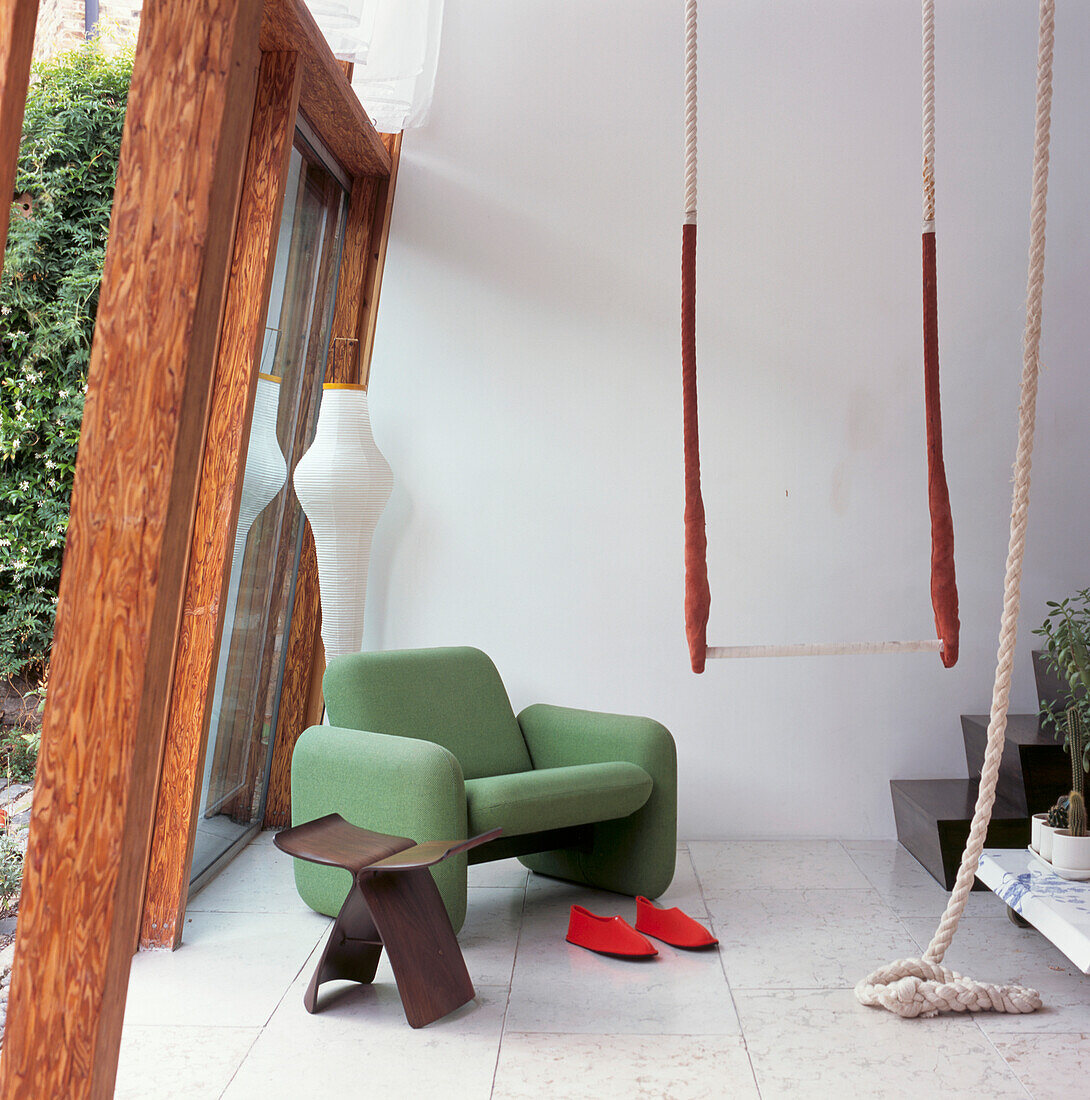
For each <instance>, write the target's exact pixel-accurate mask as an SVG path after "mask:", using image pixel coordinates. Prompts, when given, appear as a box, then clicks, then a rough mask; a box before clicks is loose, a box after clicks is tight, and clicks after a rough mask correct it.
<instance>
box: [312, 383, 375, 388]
mask: <svg viewBox="0 0 1090 1100" xmlns="http://www.w3.org/2000/svg"><path fill="white" fill-rule="evenodd" d="M322 389H323V390H366V389H367V387H366V386H365V385H363V384H362V383H360V382H323V383H322Z"/></svg>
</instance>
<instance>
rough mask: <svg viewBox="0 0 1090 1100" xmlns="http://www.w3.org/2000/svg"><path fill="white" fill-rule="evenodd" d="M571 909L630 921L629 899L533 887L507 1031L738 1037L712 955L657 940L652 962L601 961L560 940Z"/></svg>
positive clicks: (730, 1004)
mask: <svg viewBox="0 0 1090 1100" xmlns="http://www.w3.org/2000/svg"><path fill="white" fill-rule="evenodd" d="M666 900H667V901H669V900H670V899H669V897H667V899H666ZM572 904H579V905H583V906H585V907H586V908H587V909H589V910H590V911H591V912H593V913H598V914H601V915H606V914H612V913H619V914H620V915H622V916H624V917H625V919H626V920H627V921H628V922H629V923H630V924H633V923H634V921H635V903H634V902H633V901H632V899H631V898H624V897H621V896H619V895H617V894H608V893H605V892H603V891H596V890H589V889H586V888H582V887H577V886H573V885H571V884H565V883H556V882H554V883H552V885H551V886H550V887H549V888H546V887H545V886H544V885H539V886H538V887H536V888H535V887H534V886H533V885H532V886H531V889H530V890H529V891H528V892H527V901H526V913H525V916H524V917H523V922H522V933H521V936H520V938H519V947H518V955H517V957H516V959H515V972H514V979H513V982H512V985H511V1001H510V1004H509V1006H508V1010H507V1027H508V1028H509V1029H511V1030H513V1031H548V1032H570V1033H580V1034H597V1035H600V1034H609V1033H614V1034H627V1035H632V1034H663V1035H685V1034H689V1035H735V1034H737V1033H738V1021H737V1016H736V1014H735V1011H734V1005H733V1002H732V1000H731V996H730V989H729V987H728V986H727V983H726V981H725V979H724V977H723V970H722V967H721V966H720V963H719V958H718V954H717V952H716V951H715V950H710V951H681V950H679V949H677V948H673V947H670V946H668V945H666V944H663V943H660V942H658V941H655V947H656V948H657V949H658V951H659V955H658V956H657V957H655V958H651V959H646V960H631V959H616V958H611V957H609V956H604V955H599V954H596V953H595V952H593V951H587V950H586V949H584V948H582V947H576V946H575V945H573V944H570V943H568V942H567V941H566V940H565V936H566V934H567V930H568V917H569V911H570V906H571V905H572ZM690 908H692V907H690ZM694 915H695V916H696V917H697V918H698V919H699V918H700V916H701V914H700V913H699V912H696V913H695V914H694Z"/></svg>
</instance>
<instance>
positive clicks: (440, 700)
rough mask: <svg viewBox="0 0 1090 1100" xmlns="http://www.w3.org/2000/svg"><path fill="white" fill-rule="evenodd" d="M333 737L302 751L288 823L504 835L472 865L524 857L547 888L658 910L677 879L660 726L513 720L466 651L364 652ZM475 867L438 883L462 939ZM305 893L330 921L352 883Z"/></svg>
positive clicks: (343, 691)
mask: <svg viewBox="0 0 1090 1100" xmlns="http://www.w3.org/2000/svg"><path fill="white" fill-rule="evenodd" d="M322 686H323V690H324V693H325V702H326V708H327V710H328V713H329V720H330V722H332V723H333V724H332V725H329V726H312V727H311V728H310V729H308V730H306V731H305V732H304V733H303V734H302V736H301V737H300V738H299V740H298V742H297V744H296V746H295V752H294V755H293V757H292V764H291V802H292V823H293V824H296V825H298V824H300V823H302V822H304V821H310V820H312V819H313V818H316V817H321V816H322V815H324V814H329V813H339V814H340V815H341V816H342V817H344V818H346V819H347V820H348V821H350V822H352V823H353V824H354V825H359V826H361V827H363V828H367V829H374V830H376V831H378V832H384V833H393V834H395V835H399V836H408V837H411V838H412V839H413V840H416V841H420V842H423V841H427V840H446V839H450V840H460V839H464V838H466V837H469V836H473V835H475V834H477V833H481V832H484V831H485V830H488V829H492V828H495V827H496V826H501V827H502V828H503V835H502V836H500V837H499V838H498V839H496V840H494V841H492V842H491V843H489V844H485V845H482V846H481V847H479V848H475V849H473V850H472V851H471V852H470V853H469V854H468V859H469V860H471V861H472V862H474V863H478V862H484V861H486V860H492V859H504V858H508V857H510V856H518V857H519V858H520V859H521V860H522V862H523V863H524V864H526V866H527V867H530V868H531V869H532V870H534V871H537V872H539V873H541V874H545V875H552V876H555V877H557V878H563V879H569V880H571V881H573V882H580V883H585V884H587V885H589V886H595V887H599V888H601V889H604V890H613V891H616V892H617V893H621V894H630V895H635V894H644V895H645V896H647V897H649V898H654V897H658V895H659V894H661V893H663V892H664V891H665V890H666V888H667V887H668V886H669V885H670V881H671V879H672V878H673V875H674V860H675V856H676V848H677V760H676V754H675V750H674V741H673V738H672V737H671V736H670V733H669V731H668V730H667V729H666V728H665V727H664V726H662V725H660V724H659V723H658V722H654V721H652V720H651V719H650V718H634V717H628V716H625V715H619V714H600V713H596V712H592V711H582V710H571V709H569V708H567V707H554V706H544V705H541V704H538V705H535V706H531V707H527V708H526V709H525V710H524V711H522V713H521V714H519V716H518V717H517V718H516V717H515V715H514V712H513V711H512V710H511V703H510V701H509V700H508V698H507V692H506V690H505V689H504V686H503V682H502V681H501V680H500V676H499V673H498V672H497V671H496V667H495V665H493V664H492V662H491V660H490V659H489V658H488V657H487V656H486V655H485V654H484V653H482V652H481V651H480V650H477V649H469V648H450V649H417V650H399V651H391V652H386V653H357V654H352V655H350V656H345V657H338V658H336V659H335V660H333V661H332V662H330V665H329V668H328V669H327V670H326V674H325V679H324V680H323V685H322ZM466 866H467V856H466V855H461V856H458V857H455V858H453V859H450V860H447V861H446V862H444V863H442V864H439V865H438V866H437V867H435V868H434V869H433V872H432V873H433V874H434V876H435V881H436V883H437V885H438V887H439V891H440V893H441V894H442V896H443V901H444V903H445V905H446V907H447V911H448V913H449V914H450V919H451V923H452V924H453V925H454V928H455V931H457V930H458V929H460V928H461V926H462V922H463V921H464V920H465V912H466ZM295 882H296V887H297V889H298V890H299V895H300V897H302V899H303V900H304V901H305V902H306V903H307V905H309V906H310V907H311V908H312V909H316V910H317V911H318V912H320V913H327V914H329V915H330V916H333V915H335V914H336V913H337V912H338V910H339V909H340V907H341V904H342V902H343V901H344V899H345V896H346V895H347V893H348V890H349V886H350V885H351V879H350V878H349V875H348V872H347V871H344V870H341V869H339V868H329V867H323V866H320V865H318V864H314V863H305V862H303V861H301V860H296V861H295Z"/></svg>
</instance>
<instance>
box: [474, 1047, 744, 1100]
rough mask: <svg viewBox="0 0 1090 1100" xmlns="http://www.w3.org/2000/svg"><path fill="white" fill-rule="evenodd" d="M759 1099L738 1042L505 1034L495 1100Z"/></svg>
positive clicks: (493, 1096) (742, 1048) (493, 1094)
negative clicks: (547, 1099) (550, 1099)
mask: <svg viewBox="0 0 1090 1100" xmlns="http://www.w3.org/2000/svg"><path fill="white" fill-rule="evenodd" d="M757 1096H758V1093H757V1086H756V1084H755V1082H754V1080H753V1071H752V1070H751V1068H750V1064H749V1056H748V1055H747V1054H746V1048H745V1044H744V1043H743V1042H742V1040H741V1038H739V1037H734V1036H722V1037H720V1036H708V1035H705V1036H691V1035H609V1036H604V1035H527V1034H520V1033H518V1032H510V1031H508V1032H506V1033H505V1034H504V1038H503V1047H502V1049H501V1051H500V1060H499V1065H498V1067H497V1069H496V1084H495V1089H494V1091H493V1093H492V1098H493V1100H541V1098H542V1097H556V1098H561V1097H562V1098H563V1100H602V1098H603V1097H625V1098H632V1100H662V1098H663V1097H669V1098H670V1100H722V1098H723V1097H730V1098H731V1100H747V1098H751V1097H752V1098H754V1100H756V1098H757Z"/></svg>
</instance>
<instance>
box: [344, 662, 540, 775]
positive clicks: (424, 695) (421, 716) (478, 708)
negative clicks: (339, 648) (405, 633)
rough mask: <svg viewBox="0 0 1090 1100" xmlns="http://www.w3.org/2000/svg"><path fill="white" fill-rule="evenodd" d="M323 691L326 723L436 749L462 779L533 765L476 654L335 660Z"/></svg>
mask: <svg viewBox="0 0 1090 1100" xmlns="http://www.w3.org/2000/svg"><path fill="white" fill-rule="evenodd" d="M322 690H323V692H324V694H325V704H326V708H327V709H328V711H329V721H330V723H331V724H332V725H334V726H344V727H347V728H349V729H357V730H369V731H371V732H372V733H385V734H390V735H392V736H398V737H415V738H418V739H419V740H421V741H432V742H434V743H435V744H437V745H442V746H443V748H445V749H447V751H448V752H451V753H453V754H454V756H455V757H456V758H457V760H458V763H459V764H461V766H462V773H463V774H464V775H465V777H466V779H477V778H479V777H480V776H486V775H487V776H492V775H505V774H507V773H509V772H522V771H530V769H531V768H532V767H533V764H532V763H531V762H530V754H529V752H528V751H527V749H526V742H525V741H524V740H523V737H522V730H521V729H520V728H519V724H518V722H517V720H516V719H515V715H514V712H513V711H512V710H511V702H510V700H509V699H508V698H507V691H506V689H505V688H504V686H503V681H502V680H501V679H500V674H499V673H498V672H497V671H496V666H495V665H494V664H493V663H492V661H491V660H490V659H489V658H488V656H487V655H486V654H484V653H482V652H481V651H480V650H479V649H471V648H468V647H459V648H447V649H403V650H390V651H388V652H385V653H353V654H350V655H348V656H344V657H337V658H335V659H334V660H333V661H331V662H330V664H329V668H327V669H326V673H325V678H324V680H323V681H322Z"/></svg>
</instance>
